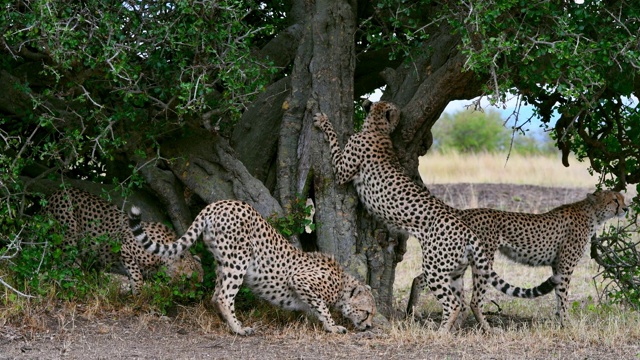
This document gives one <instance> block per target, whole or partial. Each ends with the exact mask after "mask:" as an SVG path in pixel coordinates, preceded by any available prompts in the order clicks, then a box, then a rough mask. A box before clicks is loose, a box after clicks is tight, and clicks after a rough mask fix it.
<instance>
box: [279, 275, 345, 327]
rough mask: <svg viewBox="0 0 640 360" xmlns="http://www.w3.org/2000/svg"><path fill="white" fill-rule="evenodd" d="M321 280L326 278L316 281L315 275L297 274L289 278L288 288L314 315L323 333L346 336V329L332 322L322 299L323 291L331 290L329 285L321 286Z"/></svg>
mask: <svg viewBox="0 0 640 360" xmlns="http://www.w3.org/2000/svg"><path fill="white" fill-rule="evenodd" d="M323 280H328V278H327V277H319V279H318V275H317V274H310V273H298V274H296V275H294V276H293V277H292V278H291V280H290V282H289V287H290V288H291V289H292V290H293V291H294V292H295V293H296V294H297V295H298V297H299V298H300V300H301V301H302V302H304V303H305V304H307V305H308V306H309V308H310V309H311V310H312V311H313V312H314V313H315V315H316V316H317V317H318V320H320V322H321V323H322V327H323V328H324V330H325V331H327V332H330V333H338V334H346V333H347V329H346V328H345V327H343V326H340V325H336V323H335V322H334V321H333V318H332V317H331V312H330V311H329V307H328V306H327V303H326V301H325V299H323V297H322V292H323V291H325V292H327V291H329V290H331V289H329V286H331V285H327V284H322V281H323ZM334 290H335V291H336V292H337V291H339V289H337V288H336V289H334Z"/></svg>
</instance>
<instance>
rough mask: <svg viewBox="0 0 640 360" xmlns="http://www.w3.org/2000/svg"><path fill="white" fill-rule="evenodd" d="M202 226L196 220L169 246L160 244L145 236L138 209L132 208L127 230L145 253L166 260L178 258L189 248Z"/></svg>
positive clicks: (200, 231)
mask: <svg viewBox="0 0 640 360" xmlns="http://www.w3.org/2000/svg"><path fill="white" fill-rule="evenodd" d="M203 228H204V227H203V226H199V221H198V219H197V218H196V220H195V221H194V222H193V224H191V226H189V229H187V232H186V233H185V234H184V235H182V237H181V238H180V239H178V240H176V241H174V242H173V243H171V244H160V243H157V242H155V241H153V239H151V238H149V236H147V233H146V232H145V231H144V228H143V227H142V224H141V221H140V209H139V208H138V207H136V206H132V207H131V210H129V229H131V232H133V235H134V236H135V238H136V241H137V242H138V244H140V245H142V247H144V249H145V251H146V252H148V253H151V254H155V255H158V256H161V257H166V258H172V259H175V258H178V257H180V255H181V254H182V253H183V252H184V251H185V250H187V249H188V248H190V247H191V246H192V245H193V244H194V243H195V242H196V240H197V239H198V236H200V234H201V233H202V230H203Z"/></svg>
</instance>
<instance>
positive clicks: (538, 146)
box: [432, 110, 558, 154]
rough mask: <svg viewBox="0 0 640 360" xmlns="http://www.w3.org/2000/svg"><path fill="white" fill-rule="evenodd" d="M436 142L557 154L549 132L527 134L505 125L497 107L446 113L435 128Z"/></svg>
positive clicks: (442, 146) (442, 147) (462, 148)
mask: <svg viewBox="0 0 640 360" xmlns="http://www.w3.org/2000/svg"><path fill="white" fill-rule="evenodd" d="M432 132H433V146H434V149H435V150H439V151H442V152H447V151H457V152H460V153H480V152H489V153H496V152H507V151H510V152H513V153H518V154H543V153H548V154H554V153H557V152H558V150H556V149H555V146H554V144H553V141H552V140H551V138H549V136H547V135H546V134H537V133H536V134H537V135H533V134H528V135H523V134H522V133H519V132H513V131H511V129H509V128H507V127H506V126H505V120H504V119H502V117H501V115H500V113H499V112H497V111H495V110H488V111H485V112H482V111H473V110H463V111H459V112H456V113H454V114H443V115H442V117H441V118H440V119H439V120H438V122H436V124H435V125H434V126H433V129H432Z"/></svg>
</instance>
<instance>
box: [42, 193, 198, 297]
mask: <svg viewBox="0 0 640 360" xmlns="http://www.w3.org/2000/svg"><path fill="white" fill-rule="evenodd" d="M44 211H45V213H48V214H51V215H52V216H53V217H54V218H55V219H56V220H57V221H58V222H59V223H60V224H61V225H62V226H63V227H64V228H65V230H64V231H65V233H64V245H73V246H76V247H77V248H78V251H79V254H80V256H79V260H80V261H83V260H88V259H89V258H91V260H92V261H94V262H95V266H97V267H98V268H100V269H104V270H106V271H109V272H112V273H116V274H121V275H125V276H127V277H128V278H129V281H130V284H131V290H132V291H133V292H134V293H137V292H139V290H140V289H141V287H142V284H143V277H150V276H152V275H153V274H154V273H155V272H157V271H158V269H159V268H160V267H162V266H165V267H166V273H167V275H169V276H170V277H171V278H172V279H177V278H179V277H181V276H182V275H186V276H192V274H195V276H197V278H198V281H199V282H201V281H202V275H203V271H202V266H201V264H200V262H199V261H198V260H197V259H196V258H195V257H193V256H192V255H191V254H190V253H188V254H185V255H184V256H183V257H181V258H179V259H176V260H174V261H167V260H165V259H163V258H161V257H159V256H156V255H151V254H148V253H147V252H146V251H144V249H143V248H142V246H140V245H139V244H138V243H137V242H136V240H135V238H134V236H133V233H132V232H131V230H130V229H129V227H128V224H127V215H126V214H125V213H124V212H122V211H120V210H119V209H118V208H117V207H116V206H115V205H113V204H110V203H108V202H107V201H105V200H103V199H101V198H99V197H97V196H95V195H92V194H90V193H88V192H85V191H82V190H79V189H76V188H67V189H63V190H59V191H57V192H55V193H54V194H52V195H51V196H50V197H49V198H48V199H47V205H46V206H45V209H44ZM142 226H143V227H144V228H145V231H146V232H147V233H149V234H150V236H152V237H153V238H154V239H155V240H156V241H158V242H162V243H171V242H173V241H174V240H175V239H176V235H175V234H174V232H173V231H172V230H171V229H169V228H168V227H167V226H165V225H163V224H161V223H151V222H144V223H143V224H142ZM100 237H105V239H98V238H100ZM114 243H115V245H116V246H113V245H114ZM118 248H119V250H114V249H118Z"/></svg>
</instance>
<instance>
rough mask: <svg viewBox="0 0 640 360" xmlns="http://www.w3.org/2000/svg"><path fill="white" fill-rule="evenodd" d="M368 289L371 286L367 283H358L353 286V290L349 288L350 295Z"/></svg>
mask: <svg viewBox="0 0 640 360" xmlns="http://www.w3.org/2000/svg"><path fill="white" fill-rule="evenodd" d="M365 289H366V290H369V291H371V287H370V286H369V285H358V286H356V287H354V288H353V290H351V296H350V297H354V296H356V295H358V294H360V293H361V292H363V291H365Z"/></svg>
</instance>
